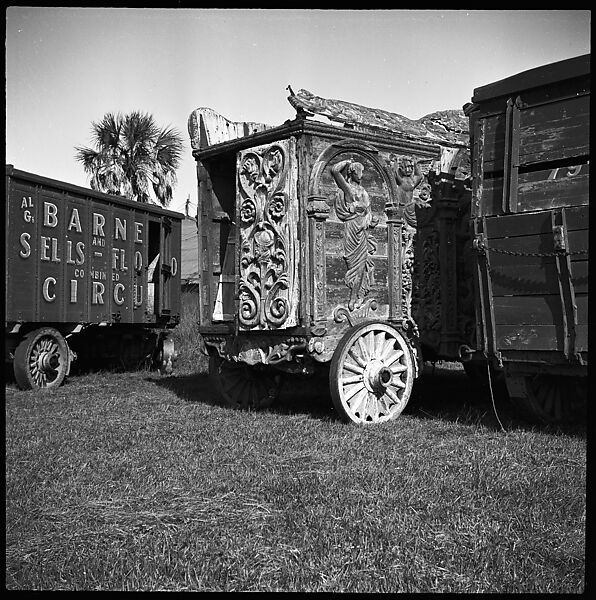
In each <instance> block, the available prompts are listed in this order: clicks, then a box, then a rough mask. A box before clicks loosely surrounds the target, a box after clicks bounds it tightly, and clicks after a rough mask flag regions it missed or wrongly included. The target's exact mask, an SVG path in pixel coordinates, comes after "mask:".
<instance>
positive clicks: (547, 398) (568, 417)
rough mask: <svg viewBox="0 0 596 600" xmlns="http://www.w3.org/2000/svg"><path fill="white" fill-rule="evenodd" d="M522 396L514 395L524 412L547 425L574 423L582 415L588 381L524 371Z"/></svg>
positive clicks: (579, 378) (585, 405) (585, 402)
mask: <svg viewBox="0 0 596 600" xmlns="http://www.w3.org/2000/svg"><path fill="white" fill-rule="evenodd" d="M524 387H525V392H526V397H525V398H515V402H516V403H517V404H519V405H520V407H521V408H522V409H523V411H524V412H525V413H526V415H527V416H529V417H530V418H532V419H533V420H538V421H540V422H542V423H545V424H547V425H557V424H565V423H574V422H577V421H579V420H580V419H582V418H585V414H586V407H587V398H588V389H587V387H588V385H587V379H586V378H585V377H563V376H557V375H546V374H537V375H527V376H526V377H524Z"/></svg>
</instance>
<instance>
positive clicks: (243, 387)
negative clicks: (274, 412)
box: [209, 355, 280, 410]
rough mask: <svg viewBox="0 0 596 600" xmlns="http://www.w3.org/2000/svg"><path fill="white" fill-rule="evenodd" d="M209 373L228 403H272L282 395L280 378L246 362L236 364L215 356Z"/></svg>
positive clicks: (247, 405)
mask: <svg viewBox="0 0 596 600" xmlns="http://www.w3.org/2000/svg"><path fill="white" fill-rule="evenodd" d="M209 376H210V377H211V379H212V381H213V383H214V384H215V386H216V389H217V391H218V392H219V394H220V396H221V398H222V400H223V402H224V404H225V405H226V406H229V407H231V408H238V409H244V410H247V409H261V408H267V407H269V406H271V405H272V404H273V403H274V402H275V400H276V399H277V396H278V394H279V384H280V377H279V376H276V375H274V374H271V373H267V372H265V371H263V370H261V369H259V368H257V367H251V366H250V365H247V364H245V363H234V362H230V361H227V360H224V359H222V358H220V357H219V356H215V355H212V356H211V357H210V359H209Z"/></svg>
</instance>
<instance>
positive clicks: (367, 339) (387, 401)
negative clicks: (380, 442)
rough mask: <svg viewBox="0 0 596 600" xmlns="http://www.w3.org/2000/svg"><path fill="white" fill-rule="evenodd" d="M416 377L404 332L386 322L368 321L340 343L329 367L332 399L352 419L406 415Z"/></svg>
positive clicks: (345, 417)
mask: <svg viewBox="0 0 596 600" xmlns="http://www.w3.org/2000/svg"><path fill="white" fill-rule="evenodd" d="M414 377H415V365H414V359H413V356H412V350H411V348H410V345H409V343H408V342H407V341H406V339H405V338H404V336H403V335H402V334H401V333H400V332H399V331H398V330H397V329H395V328H393V327H391V326H390V325H386V324H384V323H363V324H361V325H357V326H356V327H354V328H353V329H350V330H349V331H348V332H347V333H346V334H345V335H344V337H343V338H342V339H341V340H340V342H339V344H338V345H337V348H336V350H335V353H334V355H333V358H332V360H331V367H330V370H329V380H330V381H329V383H330V388H331V398H332V400H333V404H334V406H335V409H336V410H337V412H338V414H339V416H340V418H341V419H342V420H344V421H346V422H353V423H382V422H384V421H389V420H392V419H395V418H397V417H398V416H399V415H400V414H401V412H402V411H403V409H404V408H405V406H406V404H407V403H408V400H409V398H410V393H411V391H412V384H413V381H414Z"/></svg>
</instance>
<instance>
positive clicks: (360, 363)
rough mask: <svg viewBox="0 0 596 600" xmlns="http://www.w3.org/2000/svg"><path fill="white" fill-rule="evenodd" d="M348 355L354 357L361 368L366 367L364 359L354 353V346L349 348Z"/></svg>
mask: <svg viewBox="0 0 596 600" xmlns="http://www.w3.org/2000/svg"><path fill="white" fill-rule="evenodd" d="M348 355H349V356H351V357H352V358H353V359H354V361H355V362H356V363H357V364H358V365H360V366H361V367H362V368H363V369H364V368H366V361H365V360H364V359H363V358H362V357H361V356H360V355H359V354H357V353H356V349H355V347H354V346H352V348H350V351H349V352H348Z"/></svg>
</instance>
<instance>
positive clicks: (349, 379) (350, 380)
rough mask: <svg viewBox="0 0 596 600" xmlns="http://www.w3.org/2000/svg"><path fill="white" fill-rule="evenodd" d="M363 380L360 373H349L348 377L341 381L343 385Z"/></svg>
mask: <svg viewBox="0 0 596 600" xmlns="http://www.w3.org/2000/svg"><path fill="white" fill-rule="evenodd" d="M360 381H363V377H362V374H360V375H350V376H349V377H344V378H343V379H342V380H341V382H342V384H343V385H348V384H350V383H358V382H360Z"/></svg>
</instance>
